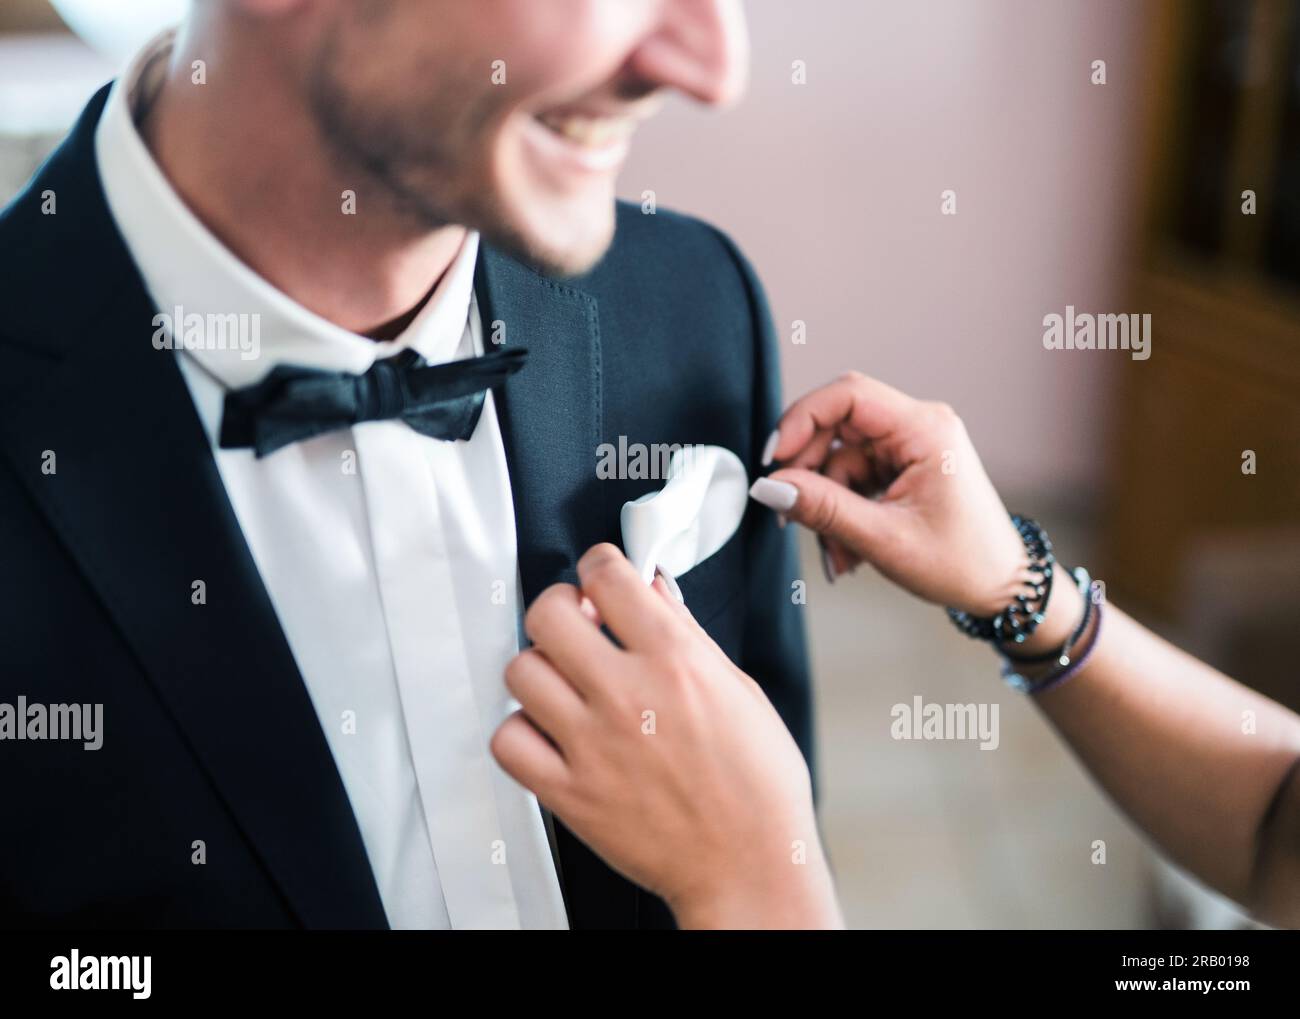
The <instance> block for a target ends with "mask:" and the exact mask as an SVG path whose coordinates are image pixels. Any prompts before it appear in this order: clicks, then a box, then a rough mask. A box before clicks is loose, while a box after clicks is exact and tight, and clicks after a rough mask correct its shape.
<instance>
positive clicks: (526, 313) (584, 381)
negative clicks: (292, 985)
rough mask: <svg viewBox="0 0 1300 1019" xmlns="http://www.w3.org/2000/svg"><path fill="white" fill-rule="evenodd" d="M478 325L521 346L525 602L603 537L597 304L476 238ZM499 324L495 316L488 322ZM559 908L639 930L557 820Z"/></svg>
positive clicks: (630, 903) (517, 489)
mask: <svg viewBox="0 0 1300 1019" xmlns="http://www.w3.org/2000/svg"><path fill="white" fill-rule="evenodd" d="M475 288H476V293H477V296H478V302H479V310H480V314H481V315H482V318H483V331H484V334H485V335H487V336H492V335H499V332H500V329H499V325H503V326H504V329H505V337H506V343H507V345H514V344H517V345H519V346H522V347H527V348H528V352H529V353H528V364H527V365H526V366H525V368H524V370H523V371H521V372H519V373H518V374H517V375H514V376H512V377H511V378H510V379H508V380H507V381H506V383H505V385H504V386H503V387H502V388H501V389H499V390H497V393H496V396H497V411H498V416H499V418H500V420H501V430H502V436H503V438H504V441H505V447H506V458H507V462H508V464H509V469H510V485H511V489H512V491H513V496H514V508H515V532H516V534H517V536H518V547H519V575H520V583H521V586H522V587H523V592H524V604H525V605H528V604H531V603H532V600H533V599H534V598H536V597H537V596H538V595H539V594H540V593H541V592H542V591H543V590H545V588H547V587H548V586H549V585H551V584H554V583H558V582H566V583H576V582H577V570H576V567H577V561H578V558H579V557H580V556H581V555H582V553H584V552H585V551H586V550H587V549H588V548H590V547H591V546H592V545H594V544H596V543H597V542H599V541H601V540H602V539H605V538H607V537H608V536H607V535H606V534H605V533H604V531H603V528H604V522H605V521H606V520H607V519H608V517H607V514H606V512H605V504H604V499H605V489H606V487H607V486H605V485H602V484H601V482H600V481H599V479H598V478H597V477H596V461H597V447H598V445H599V444H600V442H601V441H602V434H603V422H602V416H603V405H602V401H601V351H600V328H599V319H598V317H597V307H596V301H595V299H594V298H593V297H591V296H590V295H588V294H585V293H583V292H582V291H581V290H578V289H576V288H574V287H572V286H568V285H565V284H562V283H559V282H556V281H555V280H550V279H547V278H545V277H543V276H541V275H539V274H538V273H536V272H535V271H533V270H532V269H530V268H528V267H526V266H524V265H521V264H520V263H518V262H516V261H514V260H512V259H510V258H509V257H507V256H505V255H503V254H501V253H500V252H497V251H495V250H493V249H492V248H491V247H490V246H486V245H485V246H484V248H483V249H482V256H481V257H480V259H479V265H478V275H477V279H476V282H475ZM494 323H495V324H499V325H498V326H495V327H494ZM555 834H556V845H557V849H558V855H559V864H560V872H561V878H562V880H563V884H564V897H565V905H566V906H567V908H568V913H569V922H570V924H571V925H572V926H573V927H575V928H598V929H607V928H619V927H630V926H635V923H636V918H637V892H636V888H635V886H634V885H632V884H630V883H629V882H627V881H626V880H625V879H624V878H622V877H620V876H619V875H617V874H616V873H615V872H614V871H612V870H611V869H610V868H609V867H607V866H606V865H605V864H604V863H603V862H602V861H601V860H600V859H599V857H597V856H596V855H595V854H594V853H593V852H592V851H591V850H590V849H588V848H587V847H586V846H585V845H584V844H583V843H582V842H580V841H579V840H578V838H577V837H576V836H575V835H573V834H572V833H571V832H570V831H568V829H566V828H565V827H564V826H563V825H561V824H560V823H559V822H558V821H557V822H556V824H555Z"/></svg>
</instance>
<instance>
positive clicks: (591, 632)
mask: <svg viewBox="0 0 1300 1019" xmlns="http://www.w3.org/2000/svg"><path fill="white" fill-rule="evenodd" d="M582 601H583V598H582V594H581V593H580V592H579V591H578V589H577V588H576V587H574V586H573V585H572V584H552V585H551V586H550V587H548V588H547V589H546V590H545V591H543V592H542V593H541V594H539V595H538V596H537V597H536V598H535V599H534V600H533V604H532V605H531V606H529V608H528V612H527V613H525V615H524V632H525V633H526V634H528V639H529V640H531V641H532V642H533V644H534V645H536V647H537V648H538V650H540V651H541V652H542V653H543V654H545V655H546V657H547V659H548V660H549V661H550V663H551V664H552V665H553V666H554V667H555V668H556V669H558V670H559V671H560V673H561V674H562V675H563V676H564V677H565V679H567V680H568V681H569V682H570V683H572V684H573V685H574V686H575V687H576V688H577V689H578V690H579V691H581V692H582V693H583V694H584V695H586V694H587V693H588V691H589V688H590V687H591V685H592V684H593V683H594V682H596V679H597V677H599V676H601V675H602V674H607V673H609V672H612V671H615V670H616V669H617V665H618V654H619V650H618V648H616V647H615V646H614V645H613V644H612V643H611V642H610V640H609V638H608V637H606V636H605V635H604V634H603V633H601V632H600V624H599V622H598V618H599V617H596V618H593V616H592V614H591V611H590V609H585V610H584V608H583V605H582Z"/></svg>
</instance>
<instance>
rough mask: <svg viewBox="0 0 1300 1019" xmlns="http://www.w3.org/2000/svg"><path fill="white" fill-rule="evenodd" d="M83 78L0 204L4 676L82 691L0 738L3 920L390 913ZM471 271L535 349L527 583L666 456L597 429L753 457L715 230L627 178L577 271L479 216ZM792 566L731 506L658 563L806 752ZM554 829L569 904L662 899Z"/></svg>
mask: <svg viewBox="0 0 1300 1019" xmlns="http://www.w3.org/2000/svg"><path fill="white" fill-rule="evenodd" d="M105 95H106V93H104V92H101V93H100V94H99V95H97V96H96V97H95V99H94V100H92V102H91V103H90V105H89V107H88V108H87V109H86V111H85V113H84V114H83V115H82V117H81V120H80V122H79V123H78V124H77V126H76V127H75V129H74V130H73V132H72V134H71V135H70V137H69V138H68V140H67V141H66V142H65V143H64V144H63V146H62V147H61V148H60V149H59V150H58V151H57V152H56V153H55V154H54V155H53V156H52V157H51V158H50V160H49V162H48V163H47V164H46V165H45V166H44V167H43V168H42V169H41V170H40V171H39V173H38V174H37V176H36V178H35V180H34V181H33V182H32V183H31V184H30V185H29V187H28V188H27V189H26V190H25V191H24V192H23V193H22V194H20V195H19V196H18V198H17V199H15V201H14V202H13V203H12V204H11V205H10V206H9V207H8V208H7V209H5V210H4V212H3V214H0V703H8V704H15V705H16V704H17V702H18V698H19V697H20V696H25V697H26V699H27V702H28V703H41V704H95V703H98V704H102V705H103V725H102V728H103V746H102V748H101V749H99V750H96V751H89V750H85V749H83V747H82V745H81V744H80V743H73V742H59V741H44V742H33V741H25V742H17V741H14V740H0V790H2V795H0V810H3V813H4V822H3V833H4V834H3V837H2V838H0V925H3V926H8V927H46V926H82V927H90V926H94V927H101V926H102V927H154V928H173V927H178V928H179V927H236V928H258V927H295V926H298V927H316V928H376V927H384V926H386V925H387V921H386V918H385V915H384V910H383V907H382V905H381V904H380V899H379V895H378V892H377V891H376V887H375V882H374V879H373V877H372V874H371V871H370V866H369V863H368V861H367V859H366V853H365V850H364V848H363V845H362V841H361V836H360V833H359V830H358V827H357V823H356V821H355V819H354V817H353V813H352V808H351V806H350V804H349V802H348V798H347V796H346V794H345V792H344V788H343V784H342V782H341V780H340V778H339V775H338V772H337V770H336V768H335V765H334V760H333V758H332V757H331V754H330V751H329V747H328V745H327V743H326V740H325V737H324V734H323V733H322V731H321V729H320V726H319V723H318V721H317V718H316V714H315V711H314V709H313V707H312V704H311V702H310V700H309V698H308V694H307V689H306V687H305V686H304V684H303V680H302V678H301V676H300V674H299V672H298V668H297V666H296V665H295V662H294V659H293V656H292V655H291V653H290V650H289V647H288V645H287V643H286V640H285V637H284V634H283V633H282V631H281V629H280V625H279V623H278V621H277V619H276V615H275V612H274V610H273V609H272V606H271V602H270V600H269V598H268V595H267V592H266V590H265V588H264V587H263V585H262V581H261V579H260V577H259V576H258V572H257V569H256V568H255V566H254V564H253V560H252V558H251V556H250V553H249V550H248V547H247V545H246V544H245V542H244V538H243V535H242V534H241V532H240V529H239V526H238V524H237V522H236V519H235V516H234V513H233V511H232V509H231V506H230V503H229V501H228V500H227V497H226V493H225V490H224V488H223V486H222V483H221V479H220V476H219V474H218V472H217V468H216V464H215V461H214V459H213V457H212V454H211V451H210V448H209V445H208V441H207V438H206V436H205V434H204V433H203V430H202V427H201V425H200V423H199V419H198V416H197V414H196V412H195V409H194V407H193V405H192V403H191V400H190V396H189V392H188V390H187V389H186V386H185V384H184V381H183V380H182V378H181V375H180V372H179V370H178V368H177V365H176V360H175V355H174V354H172V353H171V352H168V351H158V350H155V349H154V348H153V345H152V342H151V339H152V335H153V325H152V319H153V315H154V309H153V307H152V306H151V304H150V300H149V298H148V296H147V295H146V293H145V290H144V287H143V284H142V282H141V280H140V277H139V275H138V273H137V270H136V268H135V266H134V264H133V262H132V260H131V258H130V256H129V254H128V252H127V250H126V248H125V246H124V244H123V241H122V239H121V237H120V235H119V233H118V231H117V228H116V226H115V224H114V222H113V220H112V218H111V216H110V214H109V211H108V208H107V206H106V203H105V199H104V195H103V191H102V188H101V185H100V180H99V176H98V171H97V168H96V163H95V156H94V144H93V138H94V131H95V127H96V124H97V122H98V120H99V116H100V112H101V110H102V108H103V104H104V99H105ZM47 192H53V193H54V195H55V197H56V202H57V205H56V208H57V212H56V214H54V215H45V214H43V210H42V205H43V197H44V196H45V194H46V193H47ZM476 286H477V292H478V295H479V300H480V305H481V312H482V315H483V320H484V322H485V323H491V322H493V321H495V320H501V321H503V322H505V324H506V329H507V342H508V343H510V344H512V345H514V344H518V345H521V346H527V347H528V348H530V351H531V356H530V360H529V362H528V365H527V367H526V368H525V370H524V371H523V372H521V373H520V374H518V375H516V376H514V377H513V378H511V379H510V380H509V381H508V382H506V383H505V384H504V386H503V387H502V388H501V389H500V390H498V391H497V394H496V395H497V399H498V401H499V407H500V408H501V423H502V428H503V432H504V435H505V440H506V452H507V458H508V462H509V468H510V477H511V483H512V485H513V491H514V503H515V515H516V527H517V531H518V545H519V569H520V573H521V576H522V583H523V591H524V597H525V602H530V601H531V600H532V599H533V598H534V597H535V596H536V595H537V594H538V593H539V592H541V591H542V590H543V589H544V588H545V587H546V586H547V585H549V584H551V583H554V582H556V581H562V580H568V581H573V580H575V572H574V564H575V563H576V561H577V559H578V557H579V556H580V555H581V554H582V553H583V552H584V551H585V550H586V549H587V548H589V547H590V546H591V545H594V544H596V543H597V542H601V541H612V542H615V543H618V542H619V510H620V507H621V506H622V504H623V502H624V501H626V500H628V499H634V498H636V497H638V496H640V495H643V494H645V493H646V492H647V491H649V490H651V489H653V488H656V487H658V486H659V485H661V484H662V481H656V480H651V479H645V480H636V479H628V480H600V479H598V477H597V471H596V465H597V460H598V448H599V447H600V446H601V444H602V443H606V442H608V443H613V444H615V445H617V444H618V442H619V437H620V436H624V437H626V440H625V441H626V442H627V443H629V444H632V443H645V444H647V445H650V444H653V443H673V442H679V443H690V442H703V443H716V444H719V445H723V446H726V447H728V448H730V449H732V450H734V451H735V452H736V453H737V454H738V455H739V456H740V457H741V458H742V460H744V461H745V463H746V465H747V467H748V469H749V470H750V473H751V475H754V474H756V473H757V470H758V457H759V452H760V449H761V447H762V444H763V442H764V440H765V438H766V436H767V434H768V432H769V430H770V429H771V427H772V426H773V424H774V422H775V418H776V416H777V414H778V413H779V394H778V389H777V365H776V353H775V349H774V341H773V335H772V331H771V324H770V321H769V316H768V312H767V308H766V306H765V302H764V298H763V294H762V291H761V289H760V287H759V284H758V282H757V281H756V279H755V278H754V275H753V274H752V272H751V270H750V269H749V268H748V266H747V264H746V263H745V261H744V260H743V258H742V257H741V256H740V255H739V254H738V252H737V251H736V249H735V248H734V247H733V246H732V245H731V243H730V242H729V241H728V240H727V239H726V238H725V237H724V236H723V235H721V234H720V233H718V232H717V231H715V230H713V229H712V228H710V227H708V226H705V225H703V224H701V223H699V222H696V221H693V220H690V219H687V218H684V217H681V216H676V215H672V214H669V213H665V212H660V213H659V214H658V215H653V216H650V215H642V214H641V213H640V210H639V209H635V208H629V207H622V208H620V210H619V215H618V230H617V238H616V240H615V242H614V245H613V247H612V249H611V250H610V252H609V254H608V256H607V257H606V258H605V259H604V260H603V262H602V263H601V264H600V265H599V266H598V267H597V268H596V269H595V270H593V271H592V272H591V273H589V274H588V275H586V276H584V277H581V278H577V279H572V280H565V281H556V280H553V279H548V278H545V277H543V276H542V275H540V274H538V273H537V272H535V271H534V270H532V269H531V268H529V267H526V266H525V265H522V264H520V263H518V262H516V261H514V260H512V259H511V258H509V257H508V256H506V255H504V254H502V253H500V252H499V251H495V250H493V249H492V248H491V247H484V249H483V251H482V254H481V256H480V260H479V267H478V276H477V283H476ZM51 453H52V454H53V458H52V459H51V457H50V456H49V454H51ZM51 464H52V465H53V468H54V470H53V471H52V472H51V471H50V470H49V466H50V465H51ZM196 578H201V579H203V580H204V581H205V583H206V588H207V602H206V604H204V605H195V604H193V603H192V601H191V584H192V583H193V581H194V580H195V579H196ZM795 579H796V573H795V561H794V556H793V553H792V549H791V546H790V542H789V540H788V537H786V536H785V535H784V534H783V532H781V531H780V530H779V529H778V528H777V527H776V525H775V523H774V521H773V518H772V515H771V514H770V513H767V512H765V511H761V510H760V509H759V508H758V507H756V506H752V507H751V509H750V512H749V513H748V514H747V515H746V517H745V520H744V522H743V524H742V526H741V528H740V530H739V531H738V532H737V534H736V535H735V537H733V538H732V539H731V540H730V541H729V542H728V543H727V544H726V545H725V546H724V547H723V548H722V549H721V550H720V551H719V552H717V553H716V554H715V555H713V556H712V557H710V558H709V559H707V560H706V561H704V562H703V563H701V564H700V565H699V566H697V567H696V568H695V569H693V570H691V571H690V572H688V573H686V574H684V575H683V576H682V577H681V578H680V584H681V587H682V590H683V592H684V593H685V595H686V600H687V604H688V605H689V606H690V607H691V609H692V610H693V611H694V612H695V614H696V616H697V618H698V619H699V620H700V621H701V622H702V623H703V624H704V625H705V627H706V628H707V629H708V631H709V632H710V633H711V634H712V635H713V637H714V638H715V639H716V640H717V641H718V643H719V644H720V645H721V646H722V647H723V648H724V649H725V650H726V651H727V653H728V654H729V655H731V657H732V658H733V659H734V660H735V661H736V662H737V663H738V664H739V665H740V666H741V667H742V668H744V669H745V670H746V671H747V672H749V673H750V674H751V675H752V676H754V677H755V679H757V680H758V682H760V683H761V684H762V685H763V687H764V689H765V690H766V691H767V693H768V695H769V696H770V697H771V698H772V700H773V702H774V703H775V704H776V706H777V708H778V709H779V710H780V712H781V714H782V716H783V717H784V718H785V720H786V723H787V724H788V725H789V726H790V728H791V730H792V731H793V733H794V734H795V736H796V738H797V739H798V740H799V743H800V745H801V746H802V747H803V748H804V751H805V753H807V752H808V748H809V739H810V717H809V711H810V708H809V689H808V678H807V673H806V665H805V656H804V646H803V635H802V626H801V619H800V613H801V612H802V607H801V605H798V604H794V603H793V602H794V599H792V598H791V590H792V583H793V581H794V580H795ZM754 809H755V810H762V809H763V806H762V804H757V803H756V804H754ZM557 828H558V830H557V833H556V835H557V845H558V855H559V862H560V869H561V876H562V883H563V888H564V893H565V899H566V903H567V906H568V911H569V919H570V922H571V924H572V925H573V926H574V927H579V928H581V927H601V928H610V927H635V926H641V927H647V926H665V925H668V924H669V923H670V922H671V920H670V917H669V915H668V913H667V911H666V909H665V908H664V906H663V904H662V903H661V902H660V901H659V900H658V899H656V898H654V897H653V896H651V895H649V894H648V893H646V892H644V891H642V890H640V889H638V888H637V887H635V886H634V885H632V884H630V883H629V882H627V881H626V880H624V879H623V878H622V877H620V876H619V875H617V874H615V873H614V872H613V871H612V870H610V869H609V868H608V867H606V866H605V865H604V864H603V863H602V862H601V861H600V860H599V859H598V858H597V857H596V856H595V855H594V854H592V853H591V852H590V851H589V850H588V849H587V848H586V847H585V846H584V845H583V844H582V843H581V842H579V841H578V840H577V839H576V838H575V837H574V836H573V835H571V834H570V833H569V832H567V831H564V830H563V828H561V827H559V826H558V825H557ZM200 840H201V841H202V842H203V844H204V846H205V847H206V862H205V863H202V864H198V863H195V862H193V857H194V854H195V850H194V848H193V846H194V844H195V843H196V842H198V841H200Z"/></svg>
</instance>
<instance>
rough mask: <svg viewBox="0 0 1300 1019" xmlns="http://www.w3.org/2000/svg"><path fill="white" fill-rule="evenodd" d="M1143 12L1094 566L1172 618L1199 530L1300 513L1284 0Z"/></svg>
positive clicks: (1126, 594)
mask: <svg viewBox="0 0 1300 1019" xmlns="http://www.w3.org/2000/svg"><path fill="white" fill-rule="evenodd" d="M1151 11H1152V23H1151V29H1150V35H1149V44H1148V46H1147V48H1146V75H1147V82H1148V85H1147V92H1146V109H1145V113H1144V118H1145V123H1146V128H1145V131H1144V146H1145V150H1146V153H1145V159H1144V165H1145V166H1146V167H1147V176H1146V181H1145V186H1144V189H1143V190H1144V198H1143V202H1142V212H1141V217H1140V220H1139V223H1138V236H1137V238H1136V243H1135V252H1136V258H1135V266H1134V272H1133V279H1132V291H1131V296H1132V299H1131V300H1130V301H1129V302H1127V305H1126V306H1131V307H1134V308H1136V309H1139V310H1141V311H1143V312H1148V311H1149V312H1150V313H1151V314H1152V336H1153V340H1152V357H1151V359H1150V360H1149V361H1147V362H1145V363H1140V364H1135V365H1132V366H1128V367H1126V369H1125V370H1124V371H1123V372H1122V373H1121V374H1122V379H1121V384H1120V392H1119V395H1118V400H1117V404H1116V413H1115V415H1114V417H1113V418H1112V421H1111V429H1112V430H1111V431H1110V434H1109V436H1108V445H1109V446H1110V448H1112V449H1113V450H1115V451H1116V452H1115V455H1114V457H1113V462H1112V465H1111V467H1112V469H1111V483H1110V486H1109V494H1108V498H1107V500H1106V505H1105V508H1104V512H1103V519H1104V526H1103V532H1104V533H1103V543H1102V545H1103V548H1102V557H1101V566H1102V570H1103V573H1102V575H1103V576H1105V577H1106V578H1107V580H1108V584H1109V585H1110V588H1111V590H1112V591H1113V592H1115V594H1116V597H1117V598H1122V599H1125V600H1126V601H1128V602H1129V603H1131V604H1134V606H1135V607H1136V608H1138V609H1139V610H1140V611H1144V612H1148V613H1154V614H1156V615H1157V616H1161V617H1164V618H1166V619H1177V618H1178V617H1179V615H1180V614H1181V613H1182V612H1183V610H1184V607H1185V605H1186V604H1187V592H1186V585H1187V583H1188V582H1189V580H1190V576H1189V572H1190V567H1191V564H1192V563H1193V561H1194V560H1195V559H1196V557H1197V555H1198V549H1199V548H1200V547H1201V546H1202V545H1204V544H1205V543H1206V542H1215V543H1220V542H1222V540H1223V539H1224V538H1225V537H1227V538H1229V539H1232V538H1233V537H1234V536H1238V537H1240V538H1241V539H1242V540H1247V539H1249V538H1250V537H1251V536H1252V535H1255V534H1259V533H1265V532H1268V531H1269V530H1271V529H1275V528H1281V527H1285V526H1286V525H1287V524H1295V523H1297V522H1300V3H1295V2H1290V0H1253V2H1247V0H1240V2H1234V3H1222V2H1214V0H1156V2H1154V3H1153V4H1152V6H1151ZM1246 190H1251V191H1253V192H1254V193H1255V201H1256V208H1255V213H1254V215H1246V214H1244V213H1243V211H1242V209H1243V197H1242V192H1243V191H1246ZM1248 451H1253V453H1254V469H1255V473H1253V474H1251V473H1245V472H1244V471H1243V466H1249V465H1248V462H1247V461H1248V457H1249V454H1248ZM1278 555H1280V556H1283V555H1284V556H1296V550H1295V546H1294V545H1283V546H1282V547H1280V548H1279V549H1278ZM1290 565H1291V566H1292V567H1293V568H1294V571H1295V573H1296V574H1298V575H1300V557H1297V561H1295V562H1293V563H1291V564H1290ZM1222 596H1223V597H1225V598H1230V597H1231V596H1232V593H1231V592H1229V591H1224V592H1222ZM1298 612H1300V609H1298ZM1294 671H1295V670H1294V667H1292V668H1291V670H1290V675H1292V676H1293V675H1294Z"/></svg>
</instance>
